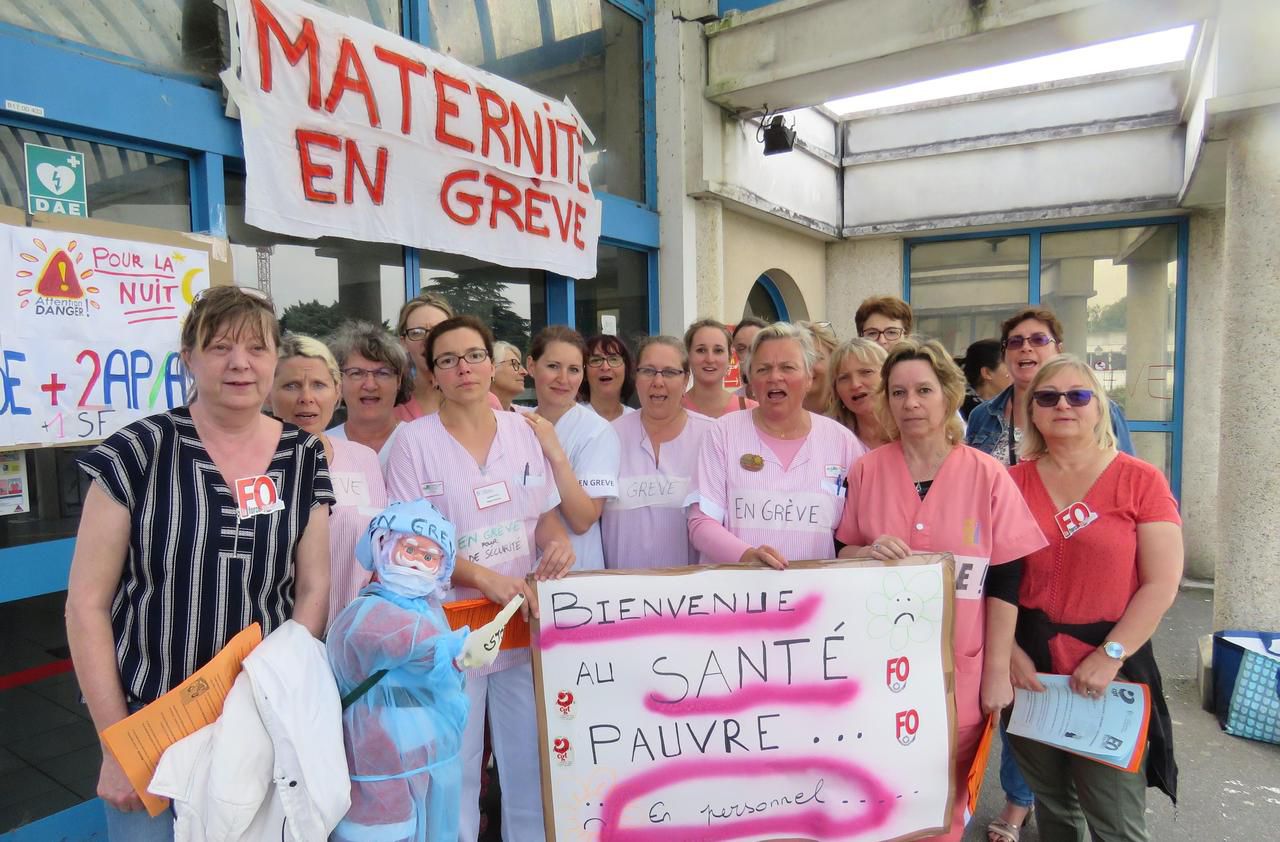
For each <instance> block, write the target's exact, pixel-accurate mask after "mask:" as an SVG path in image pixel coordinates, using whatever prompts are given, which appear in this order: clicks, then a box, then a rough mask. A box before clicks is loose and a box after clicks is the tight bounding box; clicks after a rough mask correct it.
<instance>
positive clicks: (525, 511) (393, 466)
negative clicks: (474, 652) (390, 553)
mask: <svg viewBox="0 0 1280 842" xmlns="http://www.w3.org/2000/svg"><path fill="white" fill-rule="evenodd" d="M494 417H495V418H497V422H498V432H497V435H496V436H494V439H493V444H492V445H490V447H489V455H488V458H486V459H485V463H484V464H483V465H477V464H476V461H475V459H474V458H472V456H471V454H470V453H468V452H467V450H466V448H464V447H463V446H462V445H461V444H459V443H458V441H457V440H456V439H455V438H454V437H453V436H451V435H450V434H449V432H448V431H447V430H445V428H444V425H443V424H441V423H440V416H439V414H435V415H428V416H425V417H423V418H419V419H418V420H417V421H412V422H410V423H408V424H404V425H401V433H400V436H399V437H398V438H397V439H396V443H395V446H394V448H393V449H392V451H391V457H390V459H388V461H387V467H386V479H387V495H388V496H389V497H390V498H391V499H392V500H393V501H396V500H416V499H419V498H422V497H425V498H426V499H427V500H429V501H431V502H432V503H434V504H435V506H436V507H437V508H438V509H440V511H442V512H443V513H444V515H445V517H447V518H449V520H451V521H452V522H453V525H454V528H455V529H457V532H458V558H460V559H462V558H465V559H468V560H469V561H472V562H474V563H475V564H479V565H481V566H483V567H487V568H489V569H490V570H493V571H494V572H496V573H501V574H503V575H505V576H515V577H517V578H521V579H523V578H524V577H525V576H526V575H527V574H528V573H529V572H530V571H532V570H533V568H534V565H535V563H536V562H537V558H538V549H537V546H536V545H535V544H534V534H533V533H534V528H535V527H536V526H537V525H538V518H539V517H541V516H542V514H543V513H544V512H549V511H551V510H552V509H554V508H555V507H556V506H558V505H560V492H559V491H557V490H556V483H555V478H554V477H553V476H552V474H551V465H550V464H548V463H547V460H546V457H544V456H543V455H542V448H541V447H540V446H539V445H538V439H537V438H536V437H535V436H534V434H533V430H531V429H530V428H529V424H528V422H527V421H525V420H524V419H523V418H521V417H520V416H519V415H517V414H516V413H514V412H495V413H494ZM480 596H483V594H481V593H480V592H479V591H477V590H475V589H474V588H454V589H453V591H452V592H451V593H450V594H449V596H448V600H450V601H451V600H457V599H475V598H477V597H480ZM528 660H529V650H528V649H518V650H507V651H506V652H503V653H502V654H501V655H499V656H498V659H497V660H496V661H494V662H493V664H492V665H490V666H489V667H485V668H483V669H480V670H477V671H476V674H477V675H487V674H489V673H492V672H498V671H499V670H504V669H506V668H507V667H511V666H515V665H516V664H519V663H523V662H526V661H528Z"/></svg>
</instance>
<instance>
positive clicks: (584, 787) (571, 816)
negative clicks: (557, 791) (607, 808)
mask: <svg viewBox="0 0 1280 842" xmlns="http://www.w3.org/2000/svg"><path fill="white" fill-rule="evenodd" d="M617 781H618V775H617V773H615V772H609V771H597V772H592V773H591V775H590V776H589V777H588V778H587V779H586V780H584V781H583V782H582V784H581V785H580V786H579V787H578V788H577V789H576V790H574V791H573V792H572V793H571V794H570V795H569V796H568V797H567V798H564V799H560V798H557V799H556V814H557V816H559V815H564V816H567V817H568V818H567V820H565V822H564V823H565V824H567V825H568V827H567V831H568V833H567V836H568V838H569V839H576V840H581V842H596V840H598V839H601V838H602V835H603V830H604V818H603V817H604V797H605V794H606V793H608V792H609V791H610V790H612V789H613V785H614V784H615V783H617ZM561 811H563V813H562V812H561ZM559 823H560V822H557V824H559Z"/></svg>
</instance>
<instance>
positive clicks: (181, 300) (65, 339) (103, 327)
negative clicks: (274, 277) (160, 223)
mask: <svg viewBox="0 0 1280 842" xmlns="http://www.w3.org/2000/svg"><path fill="white" fill-rule="evenodd" d="M208 286H209V253H208V252H207V251H203V250H201V249H199V248H184V247H181V246H177V245H173V244H171V243H170V244H162V243H148V242H138V241H133V240H121V239H116V238H112V237H103V236H94V235H91V234H85V233H83V232H76V231H56V230H47V229H42V228H27V227H22V226H16V225H3V224H0V301H3V302H5V307H6V316H5V319H4V323H3V325H0V359H2V360H3V366H2V367H0V385H2V386H3V389H2V390H0V447H16V446H25V445H48V444H80V443H83V442H88V441H96V440H98V439H102V438H105V437H106V436H109V435H110V434H111V433H113V432H115V431H116V430H118V429H119V428H120V427H122V426H124V425H125V424H128V423H129V422H131V421H135V420H137V419H139V418H143V417H145V416H147V415H151V414H153V413H156V412H163V411H165V410H167V409H172V408H173V407H175V406H180V405H182V404H184V403H186V396H187V385H186V379H185V375H184V373H183V370H182V365H181V362H180V361H179V358H178V354H177V351H178V339H179V334H180V325H181V324H182V319H184V318H185V317H186V315H187V312H188V310H189V309H190V306H191V301H192V299H193V297H194V296H196V295H198V294H199V293H200V292H201V291H202V290H204V289H206V288H207V287H208Z"/></svg>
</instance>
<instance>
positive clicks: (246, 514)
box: [235, 474, 284, 520]
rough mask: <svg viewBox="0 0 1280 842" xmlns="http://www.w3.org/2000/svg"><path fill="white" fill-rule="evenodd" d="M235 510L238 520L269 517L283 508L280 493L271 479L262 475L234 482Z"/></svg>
mask: <svg viewBox="0 0 1280 842" xmlns="http://www.w3.org/2000/svg"><path fill="white" fill-rule="evenodd" d="M235 487H236V509H237V512H238V513H239V515H240V519H241V520H244V519H245V518H250V517H257V516H258V515H269V514H271V513H272V512H278V511H280V510H281V509H283V508H284V501H283V500H281V499H280V492H279V491H278V490H276V483H275V480H273V479H272V478H271V477H269V476H267V475H265V474H263V475H260V476H256V477H244V478H243V479H238V480H236V481H235Z"/></svg>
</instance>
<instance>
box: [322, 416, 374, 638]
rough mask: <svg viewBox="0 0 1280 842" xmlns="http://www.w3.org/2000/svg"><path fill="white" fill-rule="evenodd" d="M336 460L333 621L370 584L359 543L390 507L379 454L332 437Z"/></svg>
mask: <svg viewBox="0 0 1280 842" xmlns="http://www.w3.org/2000/svg"><path fill="white" fill-rule="evenodd" d="M329 446H330V447H332V448H333V462H332V463H331V464H330V465H329V479H330V480H332V482H333V494H334V496H335V497H337V498H338V502H337V504H336V505H334V507H333V509H332V511H331V512H330V514H329V622H330V623H332V622H333V620H334V618H335V617H337V616H338V612H339V611H341V610H342V609H343V608H346V607H347V603H349V602H350V601H351V600H353V599H355V597H356V594H358V593H359V592H360V589H361V588H363V587H364V586H365V585H367V584H369V577H370V575H371V574H370V573H369V571H368V570H365V569H364V567H363V566H362V565H361V564H360V562H358V561H356V542H357V541H359V540H360V536H361V535H363V534H364V531H365V530H366V529H368V528H369V521H370V520H372V519H373V516H374V515H376V514H377V513H378V512H380V511H382V510H383V509H385V508H386V507H387V488H386V486H385V485H384V484H383V481H382V466H381V465H380V463H379V462H378V454H376V453H374V452H373V451H372V450H371V449H369V448H367V447H365V446H364V445H363V444H359V443H357V442H354V441H348V440H347V439H340V438H337V437H334V436H330V437H329Z"/></svg>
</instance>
